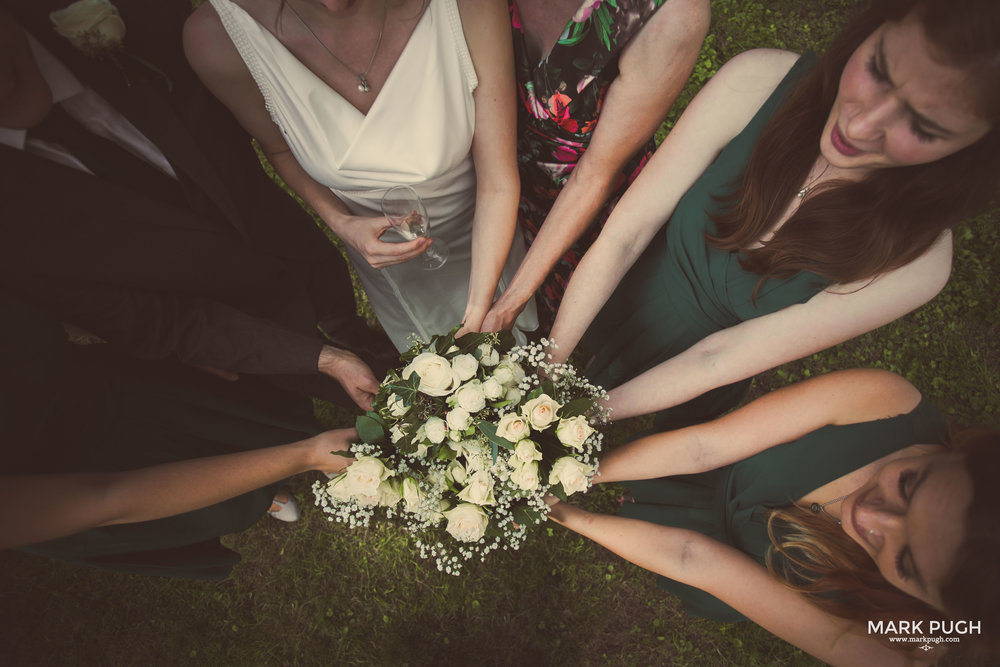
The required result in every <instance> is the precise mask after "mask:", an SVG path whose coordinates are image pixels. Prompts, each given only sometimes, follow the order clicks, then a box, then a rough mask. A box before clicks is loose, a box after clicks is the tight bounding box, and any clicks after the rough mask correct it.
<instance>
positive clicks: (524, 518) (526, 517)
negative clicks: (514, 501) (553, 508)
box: [511, 505, 542, 526]
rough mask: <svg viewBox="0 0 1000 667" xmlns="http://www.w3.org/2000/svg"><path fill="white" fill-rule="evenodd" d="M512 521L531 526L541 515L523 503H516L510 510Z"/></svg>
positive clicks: (539, 519)
mask: <svg viewBox="0 0 1000 667" xmlns="http://www.w3.org/2000/svg"><path fill="white" fill-rule="evenodd" d="M511 514H512V515H513V517H514V521H515V522H517V523H518V525H521V526H533V525H535V524H536V523H538V522H539V521H541V520H542V515H541V513H540V512H538V511H537V510H533V509H529V508H528V507H525V506H524V505H518V506H517V507H515V508H514V510H513V511H512V512H511Z"/></svg>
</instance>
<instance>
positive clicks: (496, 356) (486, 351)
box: [479, 343, 500, 366]
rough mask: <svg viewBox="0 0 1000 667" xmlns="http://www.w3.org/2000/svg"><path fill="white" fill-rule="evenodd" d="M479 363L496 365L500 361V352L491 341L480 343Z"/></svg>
mask: <svg viewBox="0 0 1000 667" xmlns="http://www.w3.org/2000/svg"><path fill="white" fill-rule="evenodd" d="M479 363H481V364H482V365H483V366H496V365H497V364H498V363H500V353H499V352H497V351H496V350H495V349H494V348H493V346H492V345H490V344H489V343H480V344H479Z"/></svg>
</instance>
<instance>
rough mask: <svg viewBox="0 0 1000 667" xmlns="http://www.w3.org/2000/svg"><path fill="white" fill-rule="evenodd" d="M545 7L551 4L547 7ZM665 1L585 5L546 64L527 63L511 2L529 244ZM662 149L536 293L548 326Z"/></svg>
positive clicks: (641, 156) (635, 162)
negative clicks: (632, 47)
mask: <svg viewBox="0 0 1000 667" xmlns="http://www.w3.org/2000/svg"><path fill="white" fill-rule="evenodd" d="M541 1H544V0H541ZM664 2H666V0H584V1H583V4H582V5H581V6H580V8H579V9H578V10H577V12H576V14H574V15H573V18H572V19H570V21H569V23H567V24H566V27H565V29H564V30H563V32H562V35H560V37H559V40H558V42H557V43H556V45H555V46H554V47H553V48H552V51H550V52H549V54H548V56H546V57H545V58H544V59H543V60H542V61H541V62H539V63H535V62H532V61H531V59H530V58H529V56H528V49H527V46H526V42H525V36H524V28H523V26H522V24H521V19H520V16H519V15H518V11H517V6H516V5H515V4H514V0H511V1H510V14H511V26H512V28H513V32H514V60H515V66H516V68H517V86H518V91H519V94H520V104H519V105H518V126H517V131H518V139H517V157H518V168H519V170H520V174H521V200H520V204H519V206H518V222H519V224H520V225H521V228H522V229H523V230H524V234H525V238H526V240H527V241H528V243H529V244H530V243H531V242H532V241H534V239H535V236H536V235H537V234H538V230H539V228H540V227H541V226H542V223H543V222H544V221H545V217H546V216H547V215H548V213H549V209H550V208H552V204H553V202H555V200H556V197H558V196H559V192H560V191H561V190H562V187H563V185H564V184H565V183H566V180H567V179H568V178H569V175H570V173H572V171H573V168H574V167H575V166H576V164H577V162H579V160H580V158H581V157H582V156H583V153H584V151H586V150H587V146H588V145H590V139H591V136H592V135H593V132H594V129H595V128H596V127H597V121H598V119H599V117H600V114H601V105H602V104H603V102H604V96H605V94H607V92H608V88H609V87H610V86H611V82H612V81H614V79H615V77H617V76H618V57H619V55H620V54H621V52H622V50H623V49H624V48H625V46H626V45H627V44H628V43H629V41H630V40H631V39H632V37H633V36H635V35H636V33H638V32H639V30H640V29H641V28H642V26H644V25H645V24H646V21H648V20H649V18H650V17H651V16H652V15H653V13H654V12H656V10H657V9H659V7H660V6H661V5H663V3H664ZM655 148H656V146H655V144H654V143H653V140H652V138H650V140H649V142H648V143H647V144H646V145H645V146H643V147H642V148H641V149H640V150H639V151H638V152H637V153H636V155H635V156H633V157H632V158H631V159H630V160H629V161H628V162H627V163H626V164H625V166H624V167H623V168H622V170H621V172H620V173H619V174H618V176H617V183H616V185H615V188H614V191H613V193H612V195H611V197H610V199H609V200H608V201H607V203H606V204H605V205H604V208H603V209H602V210H601V211H599V213H598V215H597V218H596V224H594V225H591V227H590V229H588V230H587V231H586V232H585V233H584V235H583V236H582V237H581V238H580V239H578V240H577V241H576V243H574V244H573V246H572V247H571V248H570V249H569V250H568V251H567V253H566V254H565V255H564V256H563V258H562V259H561V260H560V261H559V262H558V263H557V264H556V266H555V267H554V269H553V270H552V272H551V273H550V274H549V277H548V278H547V279H546V281H545V283H543V284H542V287H541V288H540V289H539V291H538V293H537V294H536V301H537V303H538V307H539V318H540V320H541V321H542V324H543V327H545V328H547V325H551V323H552V320H553V319H554V317H555V311H556V309H557V308H558V306H559V301H560V300H561V299H562V295H563V291H564V290H565V288H566V284H567V283H568V282H569V278H570V275H571V274H572V273H573V269H574V268H576V265H577V264H578V263H579V261H580V257H582V256H583V253H584V252H586V250H587V248H589V247H590V244H591V243H593V241H594V239H596V238H597V235H598V234H599V233H600V230H601V227H603V226H604V222H605V221H606V220H607V218H608V215H609V214H610V213H611V209H612V208H614V205H615V204H616V203H617V201H618V199H619V198H620V197H621V195H622V194H623V193H624V192H625V190H626V188H628V186H629V185H630V184H631V183H632V181H633V180H635V178H636V176H638V175H639V172H640V170H641V169H642V167H643V166H644V165H645V164H646V161H647V160H649V158H650V156H651V155H652V154H653V151H654V150H655Z"/></svg>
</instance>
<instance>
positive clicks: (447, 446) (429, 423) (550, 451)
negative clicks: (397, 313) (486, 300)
mask: <svg viewBox="0 0 1000 667" xmlns="http://www.w3.org/2000/svg"><path fill="white" fill-rule="evenodd" d="M453 334H454V332H452V334H449V335H446V336H435V337H434V338H433V339H432V340H431V342H430V343H429V344H427V345H424V344H422V343H420V344H417V345H414V347H412V348H411V349H410V350H409V351H408V352H406V353H405V354H403V356H402V357H401V359H400V360H401V362H403V363H404V364H405V365H404V367H403V368H402V369H400V370H398V371H391V372H390V373H389V374H388V375H387V376H386V379H385V381H384V382H383V383H382V385H381V387H380V390H379V393H378V395H377V396H376V398H375V401H374V403H373V406H372V408H373V409H372V410H371V411H369V412H368V413H366V414H365V415H363V416H361V417H358V420H357V429H358V434H359V436H360V438H361V440H362V442H359V443H355V444H353V445H352V446H351V452H352V454H353V455H354V456H355V457H356V461H355V462H354V463H353V464H352V465H351V466H349V467H348V468H347V470H346V471H345V472H344V473H343V474H341V475H340V476H338V477H336V478H334V479H333V480H331V481H330V482H328V483H325V484H323V483H320V482H317V483H316V485H315V486H314V488H313V491H314V493H315V495H316V501H317V504H318V505H320V507H322V508H323V510H324V511H326V512H328V513H329V514H330V515H331V517H330V520H331V521H332V520H337V521H342V522H345V523H348V524H350V525H352V526H359V525H360V526H367V525H369V522H370V520H371V518H372V517H373V516H375V515H376V513H381V514H384V515H385V516H387V517H393V516H395V517H399V518H400V519H401V523H402V525H403V527H404V528H405V529H406V530H407V531H409V532H410V533H412V534H413V535H414V536H415V538H416V544H417V546H418V548H419V549H420V553H421V556H423V557H425V558H435V559H436V561H437V565H438V568H439V569H441V570H444V571H446V572H449V573H451V574H458V573H459V572H460V571H461V566H462V563H464V561H466V560H468V559H470V558H472V557H473V556H474V555H478V556H480V557H481V558H482V557H485V556H486V554H488V553H489V552H490V551H493V550H496V549H501V548H502V549H516V548H518V547H519V546H520V544H521V542H522V541H523V540H524V537H525V534H526V531H527V527H528V526H529V525H531V524H536V523H538V522H539V521H541V520H542V519H543V517H544V516H545V514H547V513H548V506H547V505H546V504H545V502H544V500H543V497H544V496H545V494H546V493H552V494H554V495H556V496H558V497H559V498H562V499H563V500H565V499H566V497H567V496H568V495H571V494H573V493H576V492H578V491H584V490H586V489H587V487H588V486H589V485H590V482H591V480H592V479H593V476H594V473H595V472H596V467H597V453H598V452H599V450H600V445H601V438H602V436H601V434H600V432H598V431H597V430H595V429H594V428H593V426H592V422H597V423H603V422H604V421H606V415H604V414H603V413H602V412H601V410H600V409H599V408H597V406H596V403H597V401H598V400H599V399H601V398H602V397H604V396H605V393H604V391H603V390H602V389H600V388H599V387H595V386H594V385H592V384H590V383H589V382H588V381H587V380H586V379H585V378H583V377H581V376H579V375H578V374H577V373H576V369H574V368H573V367H572V366H568V365H566V364H552V363H549V362H548V361H547V359H548V358H549V355H548V354H547V352H546V348H547V346H548V343H547V341H545V340H544V339H543V341H542V343H541V344H532V345H526V346H520V347H514V345H513V342H514V341H513V337H512V336H511V335H510V334H509V333H508V332H499V333H470V334H466V335H465V336H462V337H461V338H458V339H457V340H456V339H455V338H454V335H453Z"/></svg>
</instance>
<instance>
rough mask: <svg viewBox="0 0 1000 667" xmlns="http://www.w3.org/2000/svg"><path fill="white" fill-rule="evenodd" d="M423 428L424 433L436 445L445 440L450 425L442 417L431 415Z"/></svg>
mask: <svg viewBox="0 0 1000 667" xmlns="http://www.w3.org/2000/svg"><path fill="white" fill-rule="evenodd" d="M423 428H424V435H426V436H427V439H428V440H430V441H431V442H433V443H434V444H435V445H439V444H441V443H442V442H444V438H445V436H446V435H448V425H447V424H445V423H444V420H443V419H441V418H440V417H430V418H429V419H428V420H427V422H426V423H425V424H424V427H423Z"/></svg>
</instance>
